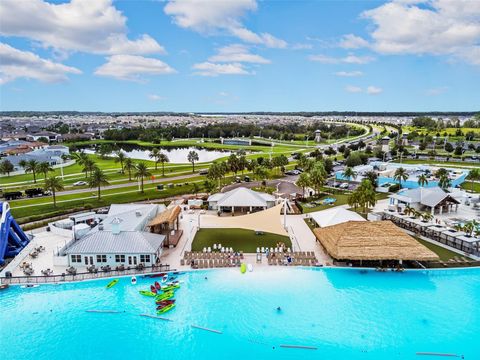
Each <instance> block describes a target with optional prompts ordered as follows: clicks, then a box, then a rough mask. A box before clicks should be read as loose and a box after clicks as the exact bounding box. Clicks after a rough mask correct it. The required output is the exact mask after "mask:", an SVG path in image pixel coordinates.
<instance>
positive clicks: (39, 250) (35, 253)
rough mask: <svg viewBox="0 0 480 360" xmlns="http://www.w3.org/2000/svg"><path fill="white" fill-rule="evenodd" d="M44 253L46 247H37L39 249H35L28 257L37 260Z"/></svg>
mask: <svg viewBox="0 0 480 360" xmlns="http://www.w3.org/2000/svg"><path fill="white" fill-rule="evenodd" d="M42 251H45V247H44V246H37V247H36V248H34V249H33V250H32V251H31V252H30V253H29V254H28V255H29V256H30V257H31V258H32V259H36V258H37V257H38V255H39V254H40V253H41V252H42Z"/></svg>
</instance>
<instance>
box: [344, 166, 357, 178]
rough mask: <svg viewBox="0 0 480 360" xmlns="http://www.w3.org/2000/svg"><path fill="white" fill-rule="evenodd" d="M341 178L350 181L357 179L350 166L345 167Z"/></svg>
mask: <svg viewBox="0 0 480 360" xmlns="http://www.w3.org/2000/svg"><path fill="white" fill-rule="evenodd" d="M342 176H343V177H344V178H346V179H347V180H348V181H350V180H351V179H356V178H357V173H356V172H355V170H353V169H352V168H351V167H350V166H347V167H346V168H345V170H344V171H343V173H342Z"/></svg>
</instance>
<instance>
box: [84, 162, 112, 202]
mask: <svg viewBox="0 0 480 360" xmlns="http://www.w3.org/2000/svg"><path fill="white" fill-rule="evenodd" d="M109 184H110V183H109V182H108V176H107V175H106V174H105V173H104V172H103V170H102V169H100V168H99V167H95V169H94V170H93V172H92V174H91V175H90V178H89V180H88V185H89V186H90V187H91V188H95V187H96V188H97V196H98V200H100V195H101V192H100V190H101V187H102V186H106V185H109Z"/></svg>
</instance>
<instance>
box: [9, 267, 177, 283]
mask: <svg viewBox="0 0 480 360" xmlns="http://www.w3.org/2000/svg"><path fill="white" fill-rule="evenodd" d="M173 270H174V269H173ZM173 270H170V265H167V264H164V265H163V264H162V265H158V266H150V267H145V268H143V269H141V270H138V269H135V268H133V269H125V270H123V271H117V270H110V271H103V272H102V271H100V272H98V273H89V272H86V273H78V274H76V275H71V274H61V275H50V276H43V275H42V276H12V277H1V278H0V283H1V284H10V285H13V284H55V283H62V282H70V281H83V280H93V279H103V278H109V277H120V276H129V275H144V274H152V273H158V272H163V271H173Z"/></svg>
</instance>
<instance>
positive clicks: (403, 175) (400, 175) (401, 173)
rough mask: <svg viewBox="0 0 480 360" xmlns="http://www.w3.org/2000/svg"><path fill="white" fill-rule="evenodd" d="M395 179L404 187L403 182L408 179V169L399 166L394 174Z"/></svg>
mask: <svg viewBox="0 0 480 360" xmlns="http://www.w3.org/2000/svg"><path fill="white" fill-rule="evenodd" d="M393 179H394V180H396V181H398V182H399V183H400V188H402V182H403V181H407V179H408V173H407V170H405V169H404V168H403V167H399V168H397V170H395V173H394V174H393Z"/></svg>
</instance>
